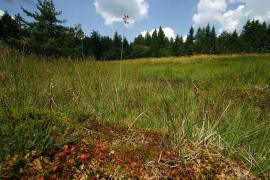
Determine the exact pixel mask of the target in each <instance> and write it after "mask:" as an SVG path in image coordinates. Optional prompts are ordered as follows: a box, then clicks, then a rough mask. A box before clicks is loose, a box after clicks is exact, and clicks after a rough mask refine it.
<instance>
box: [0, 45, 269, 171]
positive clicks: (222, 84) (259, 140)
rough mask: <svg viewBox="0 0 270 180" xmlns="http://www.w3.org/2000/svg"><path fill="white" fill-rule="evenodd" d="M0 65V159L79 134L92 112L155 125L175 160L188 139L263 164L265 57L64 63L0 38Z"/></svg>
mask: <svg viewBox="0 0 270 180" xmlns="http://www.w3.org/2000/svg"><path fill="white" fill-rule="evenodd" d="M0 63H1V64H0V72H1V74H0V75H1V76H0V80H1V88H0V98H1V104H0V109H1V120H0V124H1V133H0V135H1V138H0V139H1V141H0V143H1V152H0V155H1V156H0V158H1V162H3V160H4V159H6V158H7V157H10V156H11V157H13V156H12V155H20V156H22V157H24V156H25V154H27V153H28V152H31V151H34V152H36V153H37V154H39V155H42V154H43V155H44V154H46V153H47V152H48V150H49V149H51V148H52V147H58V148H60V149H61V148H62V146H63V145H65V144H72V143H74V142H80V140H79V141H78V137H77V136H76V133H75V132H76V131H78V129H80V128H82V125H83V124H84V122H88V121H89V120H90V121H91V119H92V120H93V119H99V121H101V122H102V121H105V122H114V123H117V124H119V127H120V126H126V127H127V128H126V130H127V129H129V128H128V127H130V128H132V127H133V126H137V127H140V128H143V129H160V130H162V131H163V132H164V133H168V134H170V137H171V139H172V142H173V145H170V146H169V147H171V148H173V149H174V148H176V149H178V150H179V151H180V152H181V156H180V157H181V158H182V159H183V160H185V157H186V155H187V154H189V153H190V152H189V151H187V150H186V148H187V147H186V144H188V143H189V142H194V144H195V145H194V146H195V149H196V151H197V150H199V149H200V147H204V148H206V149H208V148H209V151H210V152H211V151H214V152H219V153H221V154H222V156H225V157H227V158H232V159H235V160H237V161H240V162H243V163H244V164H245V167H248V168H251V169H252V170H253V172H254V173H255V174H263V173H265V174H267V173H269V172H270V161H269V160H270V159H269V156H270V152H269V149H270V141H269V140H270V121H269V119H270V91H269V82H270V76H269V67H270V56H269V55H227V56H196V57H192V58H188V57H182V58H161V59H146V60H144V59H140V60H132V61H122V62H118V61H114V62H98V61H91V60H90V59H89V61H87V60H86V61H75V60H74V61H71V62H68V61H66V59H65V58H59V59H54V60H52V61H46V59H44V58H40V57H37V56H34V55H30V56H24V55H23V54H21V53H18V52H17V53H16V52H15V51H14V50H10V49H7V48H5V47H3V45H1V61H0ZM82 129H83V128H82ZM123 132H124V131H123ZM74 133H75V134H74ZM57 135H61V138H60V139H59V138H56V137H55V136H57ZM89 137H91V136H89ZM76 138H77V139H76ZM204 154H205V153H204ZM8 155H9V156H8ZM194 156H195V155H194ZM135 157H136V156H135ZM198 157H200V156H198ZM181 158H180V159H181ZM194 158H196V157H194ZM17 160H18V159H17ZM18 162H21V161H18ZM22 166H23V165H22V164H20V163H19V164H17V166H16V167H22ZM4 167H6V165H5V166H4V165H3V164H2V168H4ZM15 172H18V171H16V169H15Z"/></svg>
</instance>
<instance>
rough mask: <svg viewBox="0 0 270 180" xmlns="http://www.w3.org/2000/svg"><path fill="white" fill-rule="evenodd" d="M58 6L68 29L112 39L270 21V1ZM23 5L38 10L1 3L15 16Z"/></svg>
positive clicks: (65, 1) (111, 0) (104, 0)
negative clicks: (161, 29)
mask: <svg viewBox="0 0 270 180" xmlns="http://www.w3.org/2000/svg"><path fill="white" fill-rule="evenodd" d="M54 3H55V5H56V9H57V10H61V11H62V16H61V18H63V19H66V20H67V23H66V24H67V25H68V26H74V25H75V24H77V23H81V24H82V26H83V29H84V32H85V33H86V34H87V35H89V34H90V33H91V31H93V30H97V31H99V32H100V33H101V34H103V35H109V36H112V35H113V34H114V32H115V31H118V32H119V33H122V32H124V33H125V36H126V37H128V39H129V40H133V38H134V37H135V36H137V35H138V34H140V33H141V32H143V31H146V30H148V31H151V30H153V29H154V28H158V27H159V26H162V27H167V29H166V34H167V35H168V36H174V35H175V34H179V35H183V36H185V35H186V34H187V32H188V30H189V28H190V26H194V27H195V28H196V27H199V26H205V25H206V24H208V23H210V24H212V25H215V26H216V28H217V31H218V32H221V31H223V30H226V31H233V30H234V29H237V30H238V31H241V27H242V25H243V24H244V23H245V22H246V20H247V19H252V18H255V19H258V20H260V21H266V22H270V0H167V1H165V0H54ZM21 6H23V7H24V8H26V9H28V10H30V11H34V10H35V0H1V1H0V10H7V11H8V12H9V13H10V14H11V15H14V14H16V13H20V14H21V15H23V13H22V10H21V9H20V7H21ZM121 13H123V14H125V13H130V14H131V18H133V19H132V20H131V21H132V24H131V25H130V26H129V27H125V26H123V23H122V22H119V21H120V20H121V17H120V14H121ZM23 16H24V15H23ZM121 16H122V15H121ZM167 30H168V32H167Z"/></svg>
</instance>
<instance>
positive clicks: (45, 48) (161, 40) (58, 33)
mask: <svg viewBox="0 0 270 180" xmlns="http://www.w3.org/2000/svg"><path fill="white" fill-rule="evenodd" d="M36 7H37V11H35V12H30V11H28V10H26V9H24V8H22V10H23V12H24V13H25V14H26V16H28V17H31V18H32V19H33V20H32V21H30V22H27V21H26V20H25V19H23V18H22V16H21V15H20V14H17V15H15V16H14V17H12V16H11V15H9V13H8V12H5V13H4V15H3V16H2V17H1V19H0V39H1V40H2V41H4V42H6V43H7V44H9V45H10V46H12V47H14V48H17V49H20V50H22V51H23V52H25V53H35V54H40V55H44V56H70V57H95V58H96V59H97V60H114V59H120V54H121V49H122V47H123V57H124V58H125V59H131V58H143V57H166V56H184V55H195V54H225V53H267V52H270V25H267V24H266V23H265V22H263V23H261V22H259V21H258V20H249V21H247V23H246V24H245V26H244V27H243V28H242V31H241V33H239V34H238V33H237V32H236V31H234V32H232V33H230V32H226V31H224V32H222V33H221V34H220V35H217V33H216V30H215V27H214V26H212V27H211V26H210V25H209V24H208V25H207V26H206V27H203V28H198V29H197V30H196V31H195V29H194V28H193V27H191V28H190V30H189V32H188V35H187V38H186V39H185V40H184V38H183V37H182V36H179V35H177V36H176V38H175V39H172V38H171V39H168V38H167V37H166V36H165V33H164V31H163V30H162V27H159V29H156V30H154V32H153V33H149V32H147V33H146V34H145V36H143V35H141V34H140V35H139V36H137V37H136V38H135V39H134V41H133V42H131V43H129V42H128V41H127V39H126V38H123V37H122V36H121V35H120V34H118V33H117V32H115V34H114V36H113V37H112V38H111V37H109V36H102V35H101V34H99V33H98V32H97V31H93V32H92V33H91V34H90V35H89V36H87V35H85V34H84V32H83V30H82V28H81V25H80V24H78V25H76V26H75V27H66V26H64V25H63V23H65V22H66V21H65V20H60V19H59V18H58V16H59V15H61V13H62V12H61V11H57V10H56V9H55V6H54V3H53V1H52V0H38V1H37V5H36Z"/></svg>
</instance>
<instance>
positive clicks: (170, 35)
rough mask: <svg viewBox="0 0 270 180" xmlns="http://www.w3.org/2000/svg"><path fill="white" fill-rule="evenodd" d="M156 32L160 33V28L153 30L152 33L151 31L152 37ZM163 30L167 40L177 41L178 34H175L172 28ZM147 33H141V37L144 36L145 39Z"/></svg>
mask: <svg viewBox="0 0 270 180" xmlns="http://www.w3.org/2000/svg"><path fill="white" fill-rule="evenodd" d="M155 30H156V31H157V32H158V31H159V28H157V29H152V30H151V31H149V33H150V35H152V34H153V32H154V31H155ZM162 30H163V31H164V34H165V36H166V37H167V38H169V39H171V38H173V39H175V37H176V34H175V32H174V30H173V29H172V28H170V27H165V28H162ZM146 33H147V31H143V32H141V35H143V37H145V35H146Z"/></svg>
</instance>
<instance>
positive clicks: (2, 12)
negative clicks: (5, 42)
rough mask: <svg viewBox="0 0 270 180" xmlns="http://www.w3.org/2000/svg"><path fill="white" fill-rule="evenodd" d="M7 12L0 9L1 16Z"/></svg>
mask: <svg viewBox="0 0 270 180" xmlns="http://www.w3.org/2000/svg"><path fill="white" fill-rule="evenodd" d="M4 14H5V11H3V10H1V9H0V17H2V16H3V15H4Z"/></svg>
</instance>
